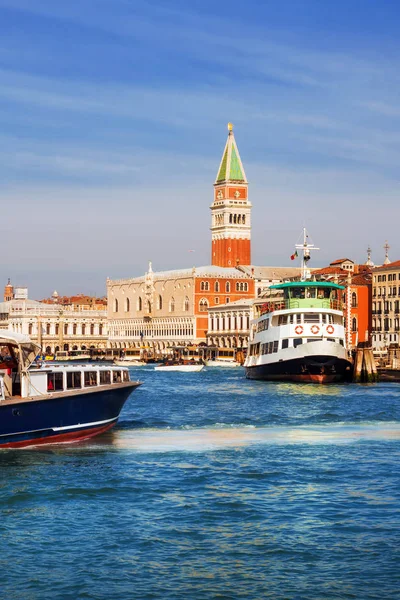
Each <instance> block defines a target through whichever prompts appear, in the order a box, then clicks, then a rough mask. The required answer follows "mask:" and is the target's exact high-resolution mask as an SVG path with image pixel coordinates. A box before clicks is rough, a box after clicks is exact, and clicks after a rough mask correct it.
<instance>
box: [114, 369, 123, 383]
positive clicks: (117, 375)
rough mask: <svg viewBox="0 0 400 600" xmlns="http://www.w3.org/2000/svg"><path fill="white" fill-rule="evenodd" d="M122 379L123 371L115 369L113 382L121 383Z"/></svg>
mask: <svg viewBox="0 0 400 600" xmlns="http://www.w3.org/2000/svg"><path fill="white" fill-rule="evenodd" d="M121 381H122V379H121V371H113V383H120V382H121Z"/></svg>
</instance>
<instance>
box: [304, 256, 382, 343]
mask: <svg viewBox="0 0 400 600" xmlns="http://www.w3.org/2000/svg"><path fill="white" fill-rule="evenodd" d="M368 260H370V255H369V259H368ZM367 262H368V261H367ZM312 275H313V277H315V278H316V279H318V280H326V281H334V282H335V283H339V284H340V285H344V286H345V288H346V290H345V291H344V293H343V295H342V302H343V314H344V319H345V326H346V342H347V347H348V348H355V347H356V346H358V344H360V343H363V344H369V343H370V342H371V329H372V274H371V267H370V266H368V265H367V264H365V265H357V264H355V263H354V261H352V260H350V259H348V258H344V259H339V260H336V261H333V262H331V263H330V265H329V267H324V268H322V269H316V270H314V271H313V273H312Z"/></svg>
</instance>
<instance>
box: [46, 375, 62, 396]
mask: <svg viewBox="0 0 400 600" xmlns="http://www.w3.org/2000/svg"><path fill="white" fill-rule="evenodd" d="M63 389H64V381H63V374H62V373H47V391H48V392H62V390H63Z"/></svg>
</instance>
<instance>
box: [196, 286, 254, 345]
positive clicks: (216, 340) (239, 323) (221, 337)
mask: <svg viewBox="0 0 400 600" xmlns="http://www.w3.org/2000/svg"><path fill="white" fill-rule="evenodd" d="M253 303H254V300H253V299H251V298H247V299H246V298H242V299H241V300H235V301H234V302H230V303H229V304H221V305H220V306H213V307H211V308H209V310H208V330H207V344H208V345H209V346H218V347H220V348H237V349H238V350H244V349H246V348H247V347H248V342H249V333H250V323H251V321H252V319H253Z"/></svg>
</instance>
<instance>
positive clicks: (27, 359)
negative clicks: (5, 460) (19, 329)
mask: <svg viewBox="0 0 400 600" xmlns="http://www.w3.org/2000/svg"><path fill="white" fill-rule="evenodd" d="M39 350H40V348H39V347H38V346H37V345H36V344H34V343H33V342H32V341H31V340H30V338H29V337H28V336H27V335H22V334H19V333H15V332H13V331H7V330H3V331H1V332H0V448H21V447H24V446H35V445H38V444H51V443H59V442H74V441H77V440H83V439H87V438H90V437H93V436H95V435H98V434H100V433H103V432H104V431H107V430H108V429H111V427H113V426H114V425H115V424H116V423H117V421H118V418H119V415H120V412H121V410H122V407H123V406H124V404H125V402H126V401H127V399H128V398H129V396H130V395H131V393H132V392H133V391H134V390H135V389H136V388H137V387H139V386H140V385H141V382H139V381H131V380H130V376H129V371H128V369H127V368H124V367H117V366H113V365H98V364H96V365H95V364H93V363H85V364H71V363H70V364H60V363H59V364H55V363H54V364H44V363H34V360H35V357H36V356H37V355H38V351H39Z"/></svg>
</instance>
